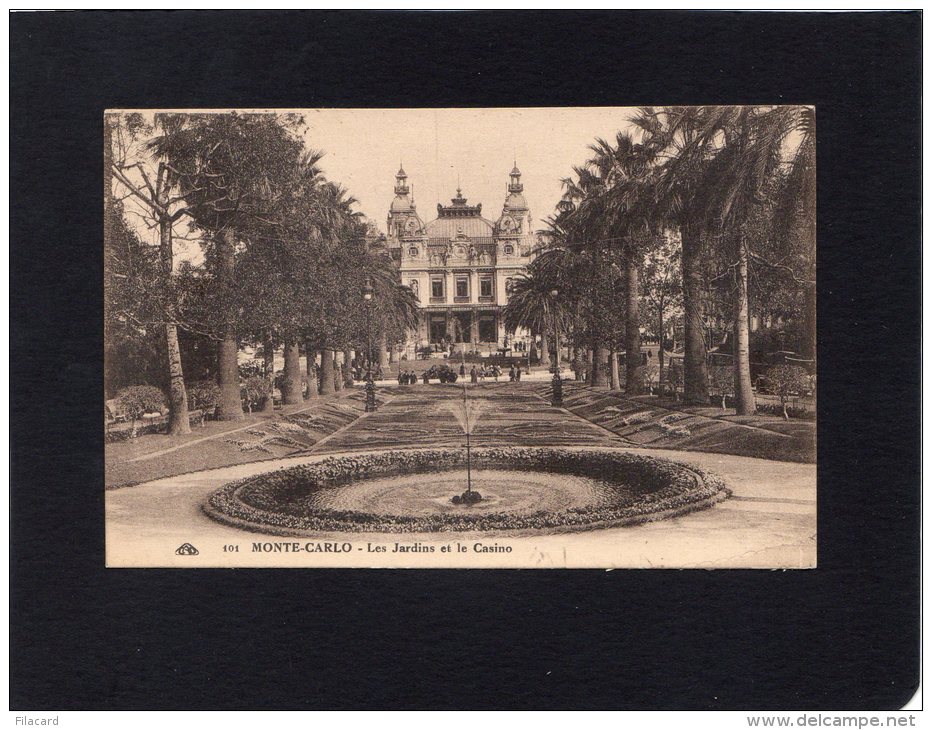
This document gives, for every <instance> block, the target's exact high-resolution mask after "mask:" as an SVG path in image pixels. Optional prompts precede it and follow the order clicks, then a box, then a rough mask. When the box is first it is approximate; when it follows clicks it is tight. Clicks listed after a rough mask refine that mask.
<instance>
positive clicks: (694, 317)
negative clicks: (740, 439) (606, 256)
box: [631, 107, 716, 403]
mask: <svg viewBox="0 0 932 730" xmlns="http://www.w3.org/2000/svg"><path fill="white" fill-rule="evenodd" d="M631 122H632V123H633V124H634V125H635V127H636V128H637V129H638V130H639V132H640V134H641V142H642V144H644V145H645V146H646V147H649V148H651V150H652V156H653V158H654V160H655V167H654V175H653V176H652V178H651V186H650V187H651V191H652V196H651V197H652V199H653V204H654V205H655V206H656V212H657V214H658V215H659V216H661V217H662V219H663V220H664V222H665V223H666V224H667V225H668V226H670V227H671V228H676V229H677V230H678V231H679V233H680V238H681V240H682V246H683V248H682V268H683V310H684V324H685V348H686V352H685V363H684V365H685V368H684V369H685V373H684V395H685V398H686V401H687V402H691V403H708V401H709V369H708V363H707V360H706V343H705V325H704V315H705V288H706V287H705V274H704V261H703V240H704V233H705V232H704V231H703V229H702V226H701V223H700V221H701V220H702V212H701V210H700V209H701V202H700V196H699V191H700V189H701V187H702V185H703V183H704V179H703V174H704V172H705V170H706V163H707V162H708V160H709V159H710V158H711V157H712V156H713V154H714V146H715V141H716V140H715V133H714V124H711V123H710V120H709V119H707V118H706V117H705V116H703V114H702V111H701V109H700V108H699V107H664V108H662V109H655V108H653V107H644V108H642V109H641V110H640V111H639V113H638V114H636V115H635V116H634V117H633V118H632V119H631Z"/></svg>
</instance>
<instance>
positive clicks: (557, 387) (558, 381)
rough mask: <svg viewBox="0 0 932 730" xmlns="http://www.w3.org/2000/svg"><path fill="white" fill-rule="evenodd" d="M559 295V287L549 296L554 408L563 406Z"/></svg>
mask: <svg viewBox="0 0 932 730" xmlns="http://www.w3.org/2000/svg"><path fill="white" fill-rule="evenodd" d="M559 295H560V291H559V289H553V290H551V292H550V296H551V297H552V298H553V307H552V314H551V327H550V328H551V330H552V331H553V336H554V344H555V345H556V348H555V349H556V353H555V356H554V358H553V380H552V381H551V387H552V391H553V392H552V395H551V399H550V405H552V406H554V407H555V408H560V407H562V406H563V379H562V378H561V377H560V328H559V323H558V322H557V307H556V305H557V297H558V296H559Z"/></svg>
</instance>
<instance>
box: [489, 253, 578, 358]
mask: <svg viewBox="0 0 932 730" xmlns="http://www.w3.org/2000/svg"><path fill="white" fill-rule="evenodd" d="M535 263H536V262H535ZM555 290H556V291H557V292H558V294H557V296H556V297H555V296H554V293H553V292H554V291H555ZM559 292H561V290H560V289H559V284H558V283H557V282H555V281H554V280H553V279H550V278H548V277H546V276H544V275H542V274H541V273H540V269H538V271H537V272H535V271H534V269H533V266H532V268H531V270H530V271H529V273H528V274H526V275H521V276H518V277H516V278H515V280H514V284H513V286H512V289H511V295H510V296H509V297H508V303H507V304H506V305H505V306H504V307H503V309H502V321H503V322H504V324H505V329H506V330H507V331H509V332H512V333H513V332H515V330H517V329H518V328H519V327H521V328H524V329H526V330H529V331H530V332H532V333H533V332H540V333H541V334H542V339H543V344H544V354H542V359H546V358H548V357H549V355H548V353H549V349H548V338H549V335H550V334H551V330H554V334H556V332H557V331H562V330H563V328H564V320H565V318H566V304H565V300H564V299H563V297H562V295H561V294H560V293H559ZM556 355H557V357H559V353H556Z"/></svg>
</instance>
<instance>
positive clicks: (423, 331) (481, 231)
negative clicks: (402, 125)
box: [387, 165, 536, 357]
mask: <svg viewBox="0 0 932 730" xmlns="http://www.w3.org/2000/svg"><path fill="white" fill-rule="evenodd" d="M450 202H451V205H439V204H438V205H437V217H436V218H435V219H434V220H431V221H429V222H427V223H424V221H423V220H422V219H421V217H420V215H419V214H418V211H417V206H416V204H415V202H414V196H413V194H412V192H411V187H410V186H409V185H408V177H407V174H406V173H405V171H404V168H402V169H400V170H398V174H397V175H396V176H395V198H394V200H393V201H392V204H391V207H390V209H389V213H388V221H387V224H388V236H387V243H388V247H389V250H390V251H391V254H392V257H393V259H394V260H395V262H396V263H397V265H398V272H399V276H400V280H401V283H402V284H404V285H406V286H408V287H410V288H411V290H412V291H413V292H414V293H415V295H416V296H417V298H418V300H419V301H420V306H421V308H422V312H421V315H422V316H421V318H420V320H421V321H420V324H419V326H418V331H417V332H412V333H410V334H409V337H408V342H407V346H406V351H407V353H408V355H409V357H411V356H413V353H414V351H415V349H417V348H423V347H424V346H425V345H432V346H433V347H434V349H439V348H441V347H442V346H443V344H444V343H445V342H453V343H456V349H460V348H466V349H467V351H473V352H474V351H478V352H482V353H490V352H494V351H496V350H499V349H501V348H503V347H506V346H511V345H512V344H513V343H514V341H523V340H524V341H526V340H527V333H526V332H517V333H515V334H514V335H513V336H508V335H507V334H506V332H505V329H504V325H503V323H502V317H501V310H502V307H504V305H505V304H506V303H507V302H508V296H509V294H510V293H511V284H512V281H513V280H514V279H515V277H517V276H518V275H520V274H522V273H524V272H525V270H526V269H527V265H528V264H529V263H530V262H531V260H532V258H533V257H534V256H535V249H536V238H535V235H534V233H533V230H532V219H531V212H530V210H528V206H527V201H526V200H525V198H524V185H523V184H522V183H521V171H520V170H518V167H517V165H516V166H515V167H514V169H512V171H511V173H510V176H509V182H508V184H507V186H506V195H505V202H504V205H503V206H502V212H501V215H499V216H498V218H497V219H496V220H495V222H493V221H491V220H488V219H487V218H484V217H483V215H482V204H481V203H479V204H477V205H469V204H468V203H467V199H466V198H464V197H463V194H462V190H460V189H457V191H456V197H455V198H453V199H452V200H451V201H450Z"/></svg>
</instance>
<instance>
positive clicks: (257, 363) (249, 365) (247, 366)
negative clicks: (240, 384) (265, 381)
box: [238, 360, 265, 380]
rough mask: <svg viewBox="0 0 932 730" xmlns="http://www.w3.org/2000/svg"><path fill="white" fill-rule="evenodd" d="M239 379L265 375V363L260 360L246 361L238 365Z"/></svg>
mask: <svg viewBox="0 0 932 730" xmlns="http://www.w3.org/2000/svg"><path fill="white" fill-rule="evenodd" d="M238 367H239V379H240V380H246V379H248V378H251V377H252V376H253V375H263V374H264V373H265V363H264V362H263V361H262V360H248V361H246V362H241V363H240V364H239V366H238Z"/></svg>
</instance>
